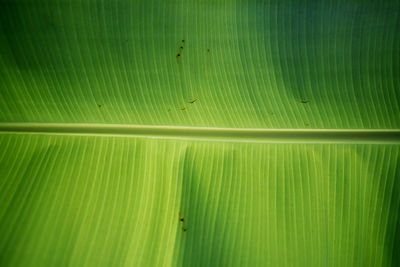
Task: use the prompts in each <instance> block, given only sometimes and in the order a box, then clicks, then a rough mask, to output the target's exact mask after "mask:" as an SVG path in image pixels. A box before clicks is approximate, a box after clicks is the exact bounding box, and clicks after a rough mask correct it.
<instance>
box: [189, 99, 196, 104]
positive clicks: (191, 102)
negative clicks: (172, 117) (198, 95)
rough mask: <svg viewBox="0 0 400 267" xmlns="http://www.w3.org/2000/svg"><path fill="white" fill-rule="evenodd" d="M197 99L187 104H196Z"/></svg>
mask: <svg viewBox="0 0 400 267" xmlns="http://www.w3.org/2000/svg"><path fill="white" fill-rule="evenodd" d="M197 100H198V99H195V100H192V101H189V102H188V103H189V104H193V103H194V102H196V101H197Z"/></svg>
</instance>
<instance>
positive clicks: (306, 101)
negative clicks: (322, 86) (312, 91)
mask: <svg viewBox="0 0 400 267" xmlns="http://www.w3.org/2000/svg"><path fill="white" fill-rule="evenodd" d="M308 102H310V101H309V100H301V101H300V103H302V104H307V103H308Z"/></svg>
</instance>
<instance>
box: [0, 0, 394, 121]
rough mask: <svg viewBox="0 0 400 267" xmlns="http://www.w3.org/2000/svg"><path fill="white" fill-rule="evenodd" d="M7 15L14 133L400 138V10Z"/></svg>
mask: <svg viewBox="0 0 400 267" xmlns="http://www.w3.org/2000/svg"><path fill="white" fill-rule="evenodd" d="M0 5H1V6H0V24H1V27H0V70H1V71H0V121H2V122H73V123H79V122H81V123H89V122H90V123H121V124H125V123H127V124H143V125H186V126H207V127H241V128H350V129H351V128H369V129H373V128H380V129H388V128H390V129H396V128H397V129H398V128H399V127H400V120H399V118H400V78H399V77H400V76H399V75H398V74H399V73H400V35H399V34H398V33H399V32H400V3H399V1H398V0H386V1H375V0H351V1H349V0H335V1H332V0H331V1H323V2H321V1H304V0H303V1H297V0H284V1H283V0H268V1H253V0H245V1H239V0H237V1H234V0H221V1H214V0H212V1H211V0H204V1H203V0H202V1H197V0H195V1H185V0H176V1H164V0H146V1H145V0H138V1H131V0H119V1H107V0H97V1H91V0H69V1H52V0H37V1H31V0H18V1H16V0H3V1H1V3H0ZM183 41H184V42H183ZM181 46H182V47H183V48H182V49H181V48H180V47H181ZM178 54H179V55H180V56H179V57H178V56H177V55H178ZM196 99H197V101H196V102H194V103H193V104H191V103H189V102H191V101H193V100H196Z"/></svg>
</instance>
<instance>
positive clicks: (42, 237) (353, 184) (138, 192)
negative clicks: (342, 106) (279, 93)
mask: <svg viewBox="0 0 400 267" xmlns="http://www.w3.org/2000/svg"><path fill="white" fill-rule="evenodd" d="M0 143H1V144H2V148H3V149H2V150H1V151H0V177H1V178H0V265H1V266H397V265H398V263H399V258H398V257H399V255H400V253H399V250H398V246H397V245H398V243H399V240H400V236H399V231H398V229H399V223H398V221H399V220H398V214H399V209H400V184H399V179H398V177H400V169H399V166H400V154H399V153H400V146H398V145H390V146H386V145H338V144H332V145H328V144H325V145H313V144H308V145H307V144H291V145H288V144H247V143H230V142H211V143H210V142H188V141H173V140H151V139H142V138H122V137H118V138H117V137H90V136H81V137H79V136H42V135H33V134H29V135H27V134H18V135H16V134H14V135H7V134H1V135H0ZM181 217H183V218H184V221H183V222H182V221H181V220H180V218H181Z"/></svg>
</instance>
